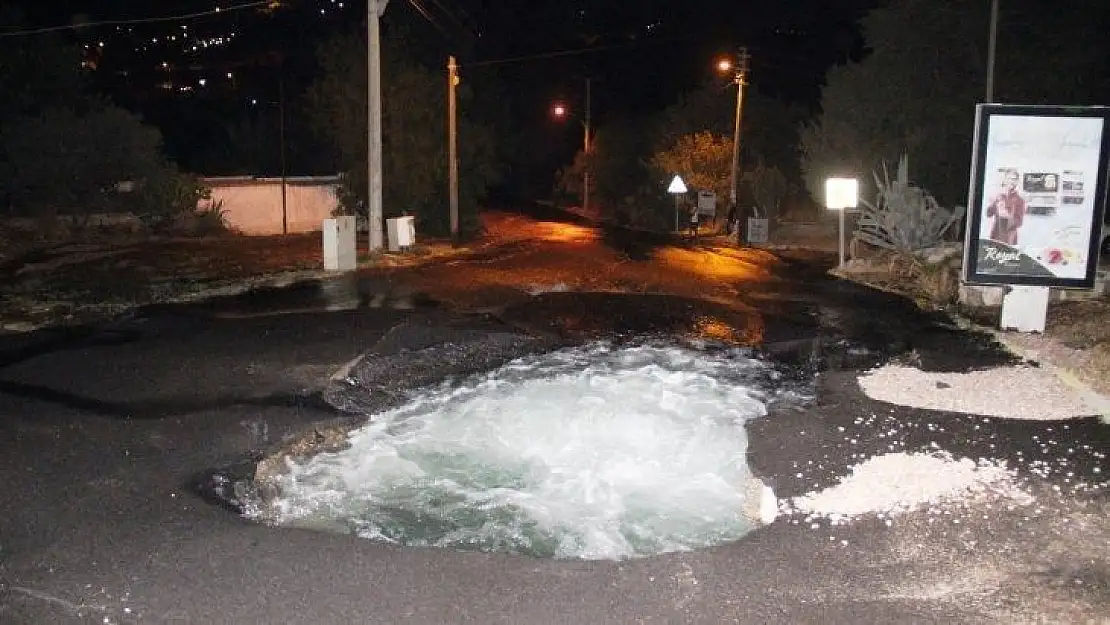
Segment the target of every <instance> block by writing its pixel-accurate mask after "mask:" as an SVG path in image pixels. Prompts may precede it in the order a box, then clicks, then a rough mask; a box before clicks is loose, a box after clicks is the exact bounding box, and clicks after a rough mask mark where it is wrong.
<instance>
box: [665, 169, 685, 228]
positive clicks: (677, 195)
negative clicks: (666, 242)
mask: <svg viewBox="0 0 1110 625" xmlns="http://www.w3.org/2000/svg"><path fill="white" fill-rule="evenodd" d="M687 191H688V189H687V188H686V182H685V181H683V180H682V176H679V175H678V174H675V176H674V178H671V184H669V185H667V193H670V194H671V195H673V196H674V231H675V232H681V231H682V223H681V214H682V196H683V195H686V192H687Z"/></svg>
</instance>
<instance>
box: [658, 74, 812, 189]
mask: <svg viewBox="0 0 1110 625" xmlns="http://www.w3.org/2000/svg"><path fill="white" fill-rule="evenodd" d="M804 117H805V112H804V111H803V110H802V109H800V108H798V107H796V106H791V105H788V104H785V103H783V102H781V101H779V100H776V99H774V98H770V97H767V96H764V95H763V94H761V93H760V92H759V90H758V89H755V88H751V87H749V88H748V89H747V90H746V92H745V97H744V119H743V126H742V128H741V131H742V132H741V136H740V157H741V165H742V166H741V171H743V170H744V169H745V166H744V165H746V164H749V163H763V164H766V165H767V166H769V167H773V168H775V169H777V170H778V171H779V172H781V173H783V175H785V176H786V177H787V178H788V180H790V181H794V182H801V179H800V171H801V170H800V167H799V163H798V141H799V138H798V127H799V124H800V123H801V121H802V120H803V119H804ZM735 123H736V92H735V90H728V91H722V90H721V89H720V88H719V87H716V86H707V87H703V88H702V89H699V90H697V91H694V92H692V93H690V94H687V95H686V96H685V97H684V98H682V100H681V101H680V102H678V104H675V105H674V106H672V107H670V108H668V109H667V110H666V111H665V112H664V113H663V116H662V119H661V121H660V128H661V130H662V142H663V143H664V144H665V145H671V144H673V142H674V141H676V140H678V138H679V137H682V136H684V135H690V134H695V133H699V132H703V131H708V132H711V133H713V134H715V135H721V136H727V137H732V136H733V133H734V131H735Z"/></svg>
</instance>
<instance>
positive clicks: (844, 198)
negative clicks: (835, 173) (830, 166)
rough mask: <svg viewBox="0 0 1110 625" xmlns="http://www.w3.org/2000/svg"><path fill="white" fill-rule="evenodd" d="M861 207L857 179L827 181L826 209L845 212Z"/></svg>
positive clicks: (831, 179)
mask: <svg viewBox="0 0 1110 625" xmlns="http://www.w3.org/2000/svg"><path fill="white" fill-rule="evenodd" d="M857 206H859V180H857V179H855V178H829V179H828V180H826V181H825V207H826V208H828V209H830V210H844V209H847V208H856V207H857Z"/></svg>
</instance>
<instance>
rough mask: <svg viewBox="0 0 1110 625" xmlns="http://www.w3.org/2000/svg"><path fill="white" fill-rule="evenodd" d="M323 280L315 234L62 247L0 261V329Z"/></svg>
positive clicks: (423, 249) (421, 250) (422, 251)
mask: <svg viewBox="0 0 1110 625" xmlns="http://www.w3.org/2000/svg"><path fill="white" fill-rule="evenodd" d="M360 250H365V245H362V244H360ZM450 253H454V250H453V248H452V247H451V246H450V244H449V243H446V242H443V241H429V242H425V243H422V244H421V245H420V246H419V247H418V248H416V249H414V250H412V251H410V252H408V253H406V254H404V255H382V256H378V257H376V258H373V259H371V258H369V257H368V256H367V255H366V254H365V252H362V253H360V259H359V262H360V265H363V266H368V265H373V266H384V267H388V266H392V265H398V264H404V263H407V262H412V261H413V260H414V259H420V258H427V257H435V256H441V255H443V254H450ZM325 275H327V274H326V272H324V271H323V246H322V242H321V239H320V234H319V233H310V234H297V235H289V236H275V237H242V236H230V235H228V236H217V237H207V238H135V237H132V238H129V239H119V238H117V239H114V240H99V241H83V242H79V243H68V244H62V245H57V246H54V247H51V248H49V249H40V250H37V251H33V252H27V253H24V254H21V255H18V256H15V257H11V258H8V259H6V260H4V261H3V262H0V332H26V331H30V330H33V329H35V328H38V327H42V326H45V325H59V324H60V325H71V324H81V323H88V322H93V321H96V320H99V319H103V318H105V317H111V316H113V315H116V314H119V313H121V312H124V311H127V310H130V309H133V308H136V307H139V306H144V305H149V304H157V303H167V302H176V301H186V300H192V299H198V298H203V297H209V296H217V295H233V294H237V293H240V292H243V291H246V290H249V289H252V288H257V287H262V286H282V285H286V284H291V283H293V282H297V281H299V280H306V279H312V278H319V277H323V276H325Z"/></svg>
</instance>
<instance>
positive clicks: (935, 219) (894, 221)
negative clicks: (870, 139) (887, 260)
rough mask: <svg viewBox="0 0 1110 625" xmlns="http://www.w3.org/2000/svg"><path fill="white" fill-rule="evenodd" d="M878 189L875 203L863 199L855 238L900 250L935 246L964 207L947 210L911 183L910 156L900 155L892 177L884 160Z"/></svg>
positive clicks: (916, 249) (958, 217) (960, 217)
mask: <svg viewBox="0 0 1110 625" xmlns="http://www.w3.org/2000/svg"><path fill="white" fill-rule="evenodd" d="M874 176H875V186H876V187H877V188H878V192H877V193H876V196H875V201H874V203H871V202H867V201H862V202H861V206H860V213H861V219H860V224H859V226H857V229H856V237H857V238H859V240H861V241H863V242H864V243H867V244H870V245H874V246H876V247H880V248H883V249H888V250H893V251H897V252H903V253H913V252H916V251H918V250H922V249H926V248H929V247H935V246H936V245H938V244H939V243H941V242H943V241H944V237H945V235H946V234H947V233H948V232H949V230H951V229H952V227H953V226H955V225H956V224H958V223H959V222H960V220H961V219H962V218H963V216H964V211H965V210H966V209H965V208H964V207H963V206H957V207H955V208H953V209H951V210H950V209H947V208H944V207H943V206H941V205H940V204H938V203H937V201H936V198H934V197H933V196H932V195H931V194H930V193H929V192H927V191H925V190H924V189H922V188H920V187H917V186H914V185H912V184H910V181H909V159H908V157H907V156H906V155H905V154H903V155H902V157H901V159H899V161H898V173H897V175H896V176H895V178H894V179H893V180H892V179H891V177H890V172H889V171H888V170H887V166H886V163H885V162H884V163H883V169H882V176H881V177H880V176H879V173H878V172H875V174H874Z"/></svg>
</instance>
